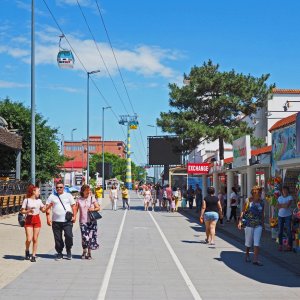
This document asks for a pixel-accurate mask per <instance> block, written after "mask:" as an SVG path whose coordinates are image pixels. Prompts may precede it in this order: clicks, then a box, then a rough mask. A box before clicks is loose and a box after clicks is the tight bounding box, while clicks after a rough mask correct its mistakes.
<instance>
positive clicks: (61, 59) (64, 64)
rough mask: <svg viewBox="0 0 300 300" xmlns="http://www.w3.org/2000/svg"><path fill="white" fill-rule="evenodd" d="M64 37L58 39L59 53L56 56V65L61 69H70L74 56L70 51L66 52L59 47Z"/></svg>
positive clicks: (72, 65)
mask: <svg viewBox="0 0 300 300" xmlns="http://www.w3.org/2000/svg"><path fill="white" fill-rule="evenodd" d="M64 37H65V36H64V35H61V36H60V37H59V52H58V54H57V64H58V66H59V67H60V68H61V69H72V68H73V67H74V62H75V59H74V55H73V53H72V51H71V50H67V49H64V48H62V47H61V40H62V38H64Z"/></svg>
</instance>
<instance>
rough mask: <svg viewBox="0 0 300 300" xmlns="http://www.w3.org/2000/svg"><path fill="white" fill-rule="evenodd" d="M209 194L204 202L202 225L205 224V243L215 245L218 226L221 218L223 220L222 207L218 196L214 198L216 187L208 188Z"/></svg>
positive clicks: (201, 217) (201, 216)
mask: <svg viewBox="0 0 300 300" xmlns="http://www.w3.org/2000/svg"><path fill="white" fill-rule="evenodd" d="M207 194H208V196H206V197H205V198H204V199H203V201H202V209H201V215H200V223H203V221H204V222H205V232H206V239H205V242H206V243H208V244H210V245H214V244H215V235H216V225H217V222H218V219H219V217H220V218H222V206H221V203H220V200H219V198H218V197H217V196H214V194H215V189H214V187H212V186H211V187H208V188H207Z"/></svg>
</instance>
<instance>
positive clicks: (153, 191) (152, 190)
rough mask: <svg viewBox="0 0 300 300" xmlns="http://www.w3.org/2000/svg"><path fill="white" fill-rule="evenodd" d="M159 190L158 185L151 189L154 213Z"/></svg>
mask: <svg viewBox="0 0 300 300" xmlns="http://www.w3.org/2000/svg"><path fill="white" fill-rule="evenodd" d="M157 189H158V187H157V186H156V185H153V186H152V188H151V198H152V211H155V206H156V201H157Z"/></svg>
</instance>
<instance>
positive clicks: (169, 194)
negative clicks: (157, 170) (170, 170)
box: [166, 184, 173, 212]
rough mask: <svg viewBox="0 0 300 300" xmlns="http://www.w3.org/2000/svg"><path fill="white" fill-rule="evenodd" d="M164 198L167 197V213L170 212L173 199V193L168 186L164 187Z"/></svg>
mask: <svg viewBox="0 0 300 300" xmlns="http://www.w3.org/2000/svg"><path fill="white" fill-rule="evenodd" d="M166 196H167V203H166V204H167V211H169V212H170V211H171V205H172V197H173V191H172V188H171V187H170V185H169V184H167V185H166Z"/></svg>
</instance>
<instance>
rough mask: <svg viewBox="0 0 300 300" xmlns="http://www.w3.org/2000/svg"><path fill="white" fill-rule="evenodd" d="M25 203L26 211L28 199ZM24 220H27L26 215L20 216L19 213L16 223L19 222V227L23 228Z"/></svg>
mask: <svg viewBox="0 0 300 300" xmlns="http://www.w3.org/2000/svg"><path fill="white" fill-rule="evenodd" d="M26 200H27V201H26V202H27V203H26V207H25V208H26V209H27V205H28V198H27V199H26ZM26 218H27V215H25V214H22V213H21V212H19V213H18V222H19V225H20V227H24V226H25V221H26Z"/></svg>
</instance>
